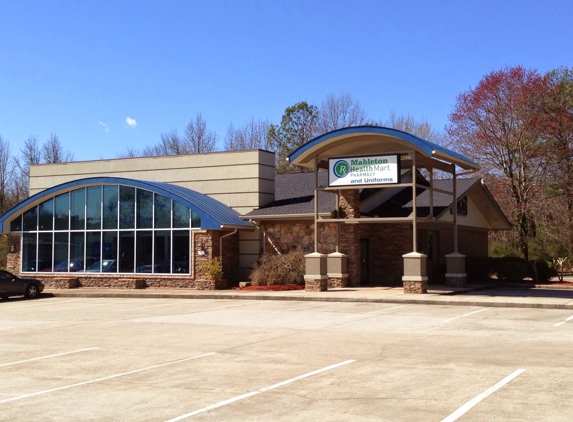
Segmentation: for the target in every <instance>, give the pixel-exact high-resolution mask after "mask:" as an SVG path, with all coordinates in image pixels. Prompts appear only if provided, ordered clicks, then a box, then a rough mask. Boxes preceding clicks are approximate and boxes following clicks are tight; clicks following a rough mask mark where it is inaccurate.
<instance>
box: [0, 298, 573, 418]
mask: <svg viewBox="0 0 573 422" xmlns="http://www.w3.org/2000/svg"><path fill="white" fill-rule="evenodd" d="M572 343H573V312H572V311H571V310H566V309H562V310H559V309H521V308H490V307H479V306H467V307H466V306H447V305H422V304H389V303H387V304H383V303H380V304H377V303H355V302H341V303H336V302H293V301H280V300H277V301H275V300H272V301H271V300H261V301H258V300H227V299H151V298H145V299H141V298H42V299H39V300H34V301H26V300H21V299H16V298H13V299H9V300H4V301H0V344H1V345H2V347H1V349H0V420H2V421H18V420H22V421H39V420H42V421H78V420H82V421H88V420H93V421H96V420H97V421H175V420H198V421H207V420H209V421H246V420H248V421H272V420H275V421H454V420H459V421H484V420H487V421H508V420H515V421H517V420H519V421H539V420H543V421H570V420H571V415H573V404H572V403H573V400H571V397H572V395H573V363H572V362H573V352H572V350H573V348H572Z"/></svg>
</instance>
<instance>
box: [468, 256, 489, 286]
mask: <svg viewBox="0 0 573 422" xmlns="http://www.w3.org/2000/svg"><path fill="white" fill-rule="evenodd" d="M492 259H493V258H489V257H487V256H468V257H466V274H467V276H468V281H486V280H488V279H489V278H490V277H491V275H492V273H493V270H492Z"/></svg>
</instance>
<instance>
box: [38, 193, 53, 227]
mask: <svg viewBox="0 0 573 422" xmlns="http://www.w3.org/2000/svg"><path fill="white" fill-rule="evenodd" d="M38 212H39V224H38V225H39V229H40V230H53V229H54V199H48V200H47V201H44V202H42V203H41V204H40V205H39V206H38Z"/></svg>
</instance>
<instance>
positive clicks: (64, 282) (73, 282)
mask: <svg viewBox="0 0 573 422" xmlns="http://www.w3.org/2000/svg"><path fill="white" fill-rule="evenodd" d="M45 287H46V288H47V289H77V288H78V287H80V280H79V279H78V278H55V279H54V280H53V281H52V282H50V283H48V284H45Z"/></svg>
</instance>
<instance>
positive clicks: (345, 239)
mask: <svg viewBox="0 0 573 422" xmlns="http://www.w3.org/2000/svg"><path fill="white" fill-rule="evenodd" d="M338 212H339V217H340V218H360V192H359V191H358V189H344V190H341V191H340V208H339V210H338ZM339 228H340V232H339V235H338V250H339V251H340V252H342V253H344V254H346V255H348V282H347V284H348V286H352V287H356V286H360V224H344V222H343V221H341V224H340V225H339Z"/></svg>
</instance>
